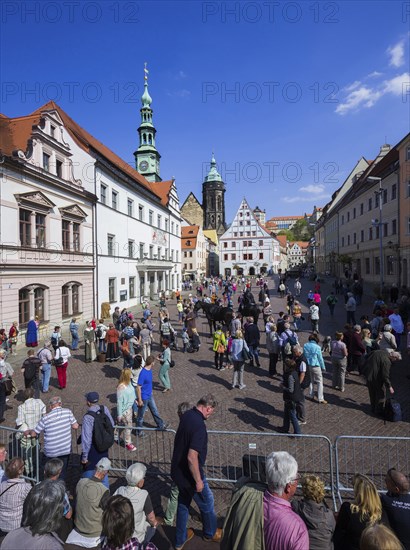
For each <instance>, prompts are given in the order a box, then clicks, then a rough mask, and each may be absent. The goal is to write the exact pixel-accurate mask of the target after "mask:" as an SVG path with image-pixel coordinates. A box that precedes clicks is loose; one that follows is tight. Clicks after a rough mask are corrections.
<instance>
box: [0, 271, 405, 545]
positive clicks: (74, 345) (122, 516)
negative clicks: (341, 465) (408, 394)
mask: <svg viewBox="0 0 410 550" xmlns="http://www.w3.org/2000/svg"><path fill="white" fill-rule="evenodd" d="M355 283H357V281H356V282H353V283H348V284H347V283H346V284H345V283H342V287H341V289H340V285H339V282H338V281H336V282H335V284H334V291H333V290H332V291H331V292H330V293H329V294H328V295H327V296H326V298H324V299H323V302H325V303H326V305H327V306H328V308H329V313H330V315H331V316H332V317H333V315H334V312H335V309H336V308H338V307H340V306H338V305H337V304H338V303H339V301H338V296H340V293H342V294H344V298H345V299H344V310H345V313H346V324H344V326H343V327H340V330H338V331H337V332H336V333H335V334H334V335H333V336H330V335H329V336H325V337H324V338H323V339H322V341H320V336H319V322H320V317H321V313H322V308H323V304H322V295H321V284H320V281H315V282H314V283H313V284H312V286H313V290H311V291H309V292H308V293H307V304H308V308H307V311H306V312H304V311H303V308H302V303H301V300H302V298H301V297H302V291H303V289H302V281H301V280H300V279H296V281H295V282H294V285H293V290H292V291H291V290H290V288H289V284H290V283H289V280H287V279H286V278H285V277H283V278H280V280H279V283H278V288H277V290H278V294H279V296H280V297H282V298H283V300H284V307H283V310H284V311H280V312H279V313H278V315H275V314H274V312H273V310H272V306H271V301H270V292H271V291H270V290H269V288H268V284H267V280H266V279H264V278H260V279H258V280H257V293H258V296H257V298H258V300H259V303H260V305H261V312H262V315H263V324H262V325H263V328H262V325H261V323H259V324H258V319H257V317H253V316H250V315H242V313H241V312H240V311H239V312H235V311H233V309H232V311H230V315H229V316H228V317H226V318H225V319H224V321H221V322H218V323H217V325H216V328H215V331H214V332H213V335H212V354H213V358H212V363H213V365H214V367H215V369H216V370H217V371H219V372H221V371H223V370H231V373H232V379H231V388H232V390H236V389H239V390H244V389H245V388H246V387H247V386H246V383H245V382H246V380H245V366H246V365H248V369H246V370H247V371H248V370H249V373H250V374H251V373H252V372H253V370H254V369H255V368H256V369H263V368H265V367H266V370H267V373H268V375H269V377H270V378H271V382H272V384H275V385H278V386H279V387H280V388H281V390H282V392H283V402H284V413H283V425H282V426H280V427H278V428H277V431H280V432H282V433H289V430H290V426H291V425H292V427H293V431H294V433H295V434H300V433H301V432H302V426H303V425H305V424H306V423H307V422H308V421H309V420H308V418H307V414H306V407H305V390H307V395H306V398H308V399H311V400H312V401H316V402H317V403H318V404H319V405H323V406H325V405H327V404H328V402H327V400H326V399H325V395H324V384H323V375H324V372H325V370H326V368H327V367H328V366H331V368H332V386H333V388H335V389H336V390H338V391H340V392H345V390H346V389H347V388H346V378H347V377H350V376H353V375H355V374H356V375H361V376H363V379H364V381H365V383H366V385H367V387H368V391H369V399H370V405H371V410H372V413H373V414H375V415H379V416H380V415H382V414H383V408H384V404H385V402H386V398H387V397H389V395H393V394H394V389H393V387H392V384H391V380H390V368H391V364H392V363H393V362H394V361H396V360H399V359H400V358H401V355H400V353H401V352H402V353H409V351H410V322H409V310H410V302H409V300H408V297H406V296H403V297H400V296H399V295H398V296H397V298H396V300H395V302H394V303H393V307H391V306H389V305H388V304H385V303H384V302H383V301H382V300H381V299H379V298H378V299H377V300H376V302H375V304H374V309H373V311H372V312H368V313H367V314H364V315H362V316H361V317H360V319H356V315H357V308H358V307H359V306H360V304H361V295H360V298H359V299H357V296H358V295H359V294H360V292H359V294H358V285H357V284H355ZM196 290H197V293H196V296H193V295H191V294H189V296H188V297H186V298H184V299H183V298H182V296H181V293H180V292H178V293H177V296H176V297H177V318H175V320H173V319H172V316H171V313H170V311H168V309H167V304H166V296H165V295H164V296H161V300H160V304H159V308H158V319H155V321H157V322H154V320H153V317H154V314H153V311H152V309H151V307H150V304H149V303H147V302H146V303H145V304H144V308H143V312H142V318H141V319H136V318H135V317H134V316H133V314H132V313H131V312H129V311H127V310H126V309H125V308H124V309H123V310H122V311H120V309H119V308H116V309H115V311H114V313H113V315H112V320H110V321H109V322H107V321H106V320H104V319H99V320H94V319H92V320H90V321H88V322H87V323H86V324H85V327H84V332H83V335H82V337H83V341H84V362H86V363H89V362H92V361H95V360H97V359H98V360H101V361H104V362H114V361H118V360H119V359H122V361H123V364H122V369H121V370H120V375H119V380H118V382H117V387H116V412H117V415H116V416H114V417H113V416H112V415H111V412H110V410H109V409H108V408H107V407H106V406H103V405H101V404H100V395H99V393H98V392H97V391H90V392H88V393H87V394H86V396H85V400H86V405H87V412H86V414H85V415H84V417H83V419H82V422H81V436H80V438H79V443H81V449H82V451H81V452H82V454H81V464H82V477H81V479H80V481H79V482H78V484H77V486H76V489H75V495H74V499H73V497H72V496H71V495H69V494H68V492H67V490H66V487H65V485H64V482H65V479H66V476H67V466H68V460H69V456H70V454H71V452H72V448H71V442H72V431H73V430H75V431H76V430H78V429H79V427H80V424H79V423H78V421H77V419H76V418H75V417H74V414H73V412H72V411H71V410H70V409H69V408H66V407H63V400H62V398H61V397H59V396H53V397H52V398H51V399H49V400H48V407H46V405H45V403H44V402H43V400H42V399H41V395H42V394H46V393H48V392H49V391H50V389H49V386H50V375H51V371H52V367H53V366H54V367H55V369H56V373H57V379H58V386H59V389H60V390H64V389H65V388H66V387H67V381H68V380H69V377H68V376H67V373H68V372H69V371H68V365H69V360H70V358H71V354H72V352H73V351H77V350H78V349H79V342H80V340H81V337H80V326H79V323H78V322H77V319H75V318H74V319H72V321H71V323H70V325H69V333H70V337H71V343H70V342H68V341H67V339H64V338H63V337H62V334H61V327H60V326H55V327H54V329H53V331H52V332H51V335H50V338H49V339H48V340H46V341H45V342H44V345H43V346H42V347H41V348H40V349H39V350H38V351H36V350H35V349H34V348H35V347H37V346H38V342H39V337H38V323H37V322H36V320H35V319H32V320H31V321H30V323H33V324H31V325H30V323H29V325H30V327H28V328H27V334H26V346H27V348H28V351H27V358H26V359H25V360H24V362H23V363H22V365H21V372H22V375H23V379H24V386H25V389H24V401H23V403H22V404H21V405H19V407H18V414H17V418H16V427H17V428H18V429H19V430H20V440H19V449H20V452H19V456H16V457H11V459H10V460H7V449H6V447H5V446H1V445H0V481H1V485H0V530H1V531H0V536H5V539H4V541H3V546H2V548H3V547H4V548H5V549H7V548H16V547H22V548H23V547H25V545H26V544H28V541H29V540H30V541H31V544H30V547H31V548H53V549H54V548H62V547H63V541H66V542H67V544H75V545H77V546H82V547H87V548H91V547H95V546H97V545H99V544H100V545H101V547H102V548H107V549H108V548H124V549H125V548H127V549H128V548H130V549H131V548H147V549H150V548H155V545H153V544H152V542H150V541H151V539H152V538H153V536H154V534H155V530H156V529H157V528H158V526H159V525H160V524H166V525H171V524H172V523H173V521H174V520H175V518H176V541H175V547H176V548H177V549H178V550H180V549H182V548H183V547H184V545H185V544H186V542H187V541H189V540H191V538H193V536H194V532H193V530H191V529H187V521H188V514H189V512H188V510H189V506H190V503H191V501H192V500H194V501H195V502H196V503H197V505H198V507H199V509H200V511H201V515H202V521H203V534H204V539H205V540H209V541H214V542H221V548H225V549H226V550H228V549H230V548H238V549H240V548H243V549H244V550H245V549H247V548H251V547H252V548H266V549H268V548H269V549H273V548H280V549H281V548H284V549H285V548H289V549H291V548H292V549H293V548H294V549H303V550H305V549H307V548H312V549H315V548H317V549H322V548H333V547H334V548H335V549H336V550H337V549H342V548H363V549H373V548H382V547H381V546H376V544H379V543H380V541H381V540H384V539H385V540H386V541H391V542H390V543H386V544H391V546H388V545H387V546H384V547H383V548H386V550H387V548H392V549H393V550H395V549H396V548H397V549H399V548H402V547H404V548H410V536H409V529H410V528H409V527H408V525H410V522H409V521H408V520H409V519H410V518H409V515H410V497H409V495H408V493H409V483H408V480H407V478H406V476H405V475H404V474H403V473H401V472H398V471H396V470H394V468H393V469H390V470H389V471H388V472H387V475H386V486H387V490H388V493H387V495H385V496H384V495H383V496H382V497H379V495H378V493H377V490H376V488H375V486H374V484H373V482H372V481H371V480H370V479H369V478H367V477H366V476H363V475H357V476H355V479H354V500H353V503H344V504H343V505H342V507H341V509H340V512H339V514H337V517H336V518H335V516H334V514H333V512H331V511H330V510H329V509H328V508H327V506H326V504H325V501H324V496H325V491H324V484H323V481H322V480H321V479H319V478H318V477H317V476H313V475H306V476H304V477H303V478H302V477H300V476H299V474H298V471H297V463H296V460H295V459H294V458H293V457H291V456H290V455H288V454H287V453H280V452H277V453H272V454H271V455H269V457H267V461H266V472H267V480H266V481H267V487H265V486H263V487H262V488H261V486H258V485H257V484H255V483H253V482H251V483H249V482H248V483H241V484H239V485H238V487H237V488H236V489H235V491H234V494H233V497H232V502H231V506H230V509H229V511H228V514H227V516H226V519H225V525H224V529H223V530H221V529H218V528H217V519H216V514H215V511H214V499H213V494H212V491H211V489H210V488H209V485H208V483H207V481H206V477H205V474H204V466H205V461H206V452H207V435H206V426H205V421H206V420H207V419H208V418H209V417H210V416H211V414H212V413H213V412H214V410H215V408H216V406H217V403H216V400H215V398H214V397H213V396H212V395H210V394H208V395H206V396H204V397H203V398H201V399H200V400H199V401H198V403H197V404H196V406H195V407H192V406H191V405H190V404H189V403H181V404H180V406H179V407H178V415H179V418H180V423H179V426H178V430H177V433H176V437H175V446H174V455H173V459H172V468H171V475H172V480H173V485H172V487H171V495H170V500H169V505H168V508H167V511H166V513H165V517H164V518H159V517H156V516H155V514H154V511H153V506H152V502H151V499H150V497H149V494H148V492H147V491H146V490H145V489H143V485H144V477H145V474H146V467H145V466H144V465H143V464H140V463H135V464H133V465H132V466H131V467H130V468H129V469H128V471H127V474H126V480H125V481H126V484H125V485H124V486H122V487H120V488H119V489H118V490H117V491H116V493H115V494H114V495H113V496H110V491H109V482H108V474H109V472H110V469H111V467H112V466H111V462H110V459H109V453H110V449H111V447H112V446H113V445H115V444H122V445H124V447H125V449H126V450H127V451H128V452H130V453H132V452H135V451H136V450H137V446H138V440H139V438H143V437H144V436H145V434H146V432H144V431H143V430H142V428H143V425H144V416H145V413H146V411H147V409H149V410H150V413H151V415H152V418H153V420H154V422H155V424H156V428H157V429H158V430H166V429H167V428H168V427H169V423H168V422H166V421H165V420H164V419H163V418H162V417H161V415H160V413H159V411H158V407H157V405H156V403H155V399H154V394H153V385H154V376H158V379H159V382H160V384H161V388H162V392H163V393H164V394H167V393H168V392H170V391H172V379H171V376H170V374H171V373H172V371H171V369H172V368H173V366H174V364H175V361H174V359H173V352H174V351H180V352H182V353H186V352H188V353H189V352H195V351H197V350H198V349H199V347H200V346H201V341H200V338H199V334H198V329H197V315H198V313H197V311H196V308H195V304H196V303H197V302H198V301H200V302H202V303H205V304H213V305H217V306H220V307H226V306H227V309H229V308H230V307H231V306H233V302H234V300H235V299H236V298H237V299H238V305H239V306H242V305H243V304H245V303H249V302H250V303H251V304H255V300H254V298H253V295H252V292H251V291H252V282H251V281H250V280H246V279H244V280H238V281H236V280H231V279H227V280H225V281H224V280H222V279H220V280H219V279H218V280H217V279H212V280H211V281H209V282H207V284H203V285H202V284H201V285H199V286H198V287H197V289H196ZM345 290H346V292H344V291H345ZM359 290H360V289H359ZM239 309H240V310H241V307H240V308H239ZM304 315H306V317H307V319H306V318H305V317H304ZM305 321H308V323H309V325H308V323H305ZM157 325H158V328H157ZM308 326H309V328H310V329H311V330H310V331H308V335H307V341H306V342H305V343H304V344H302V342H301V341H300V334H301V331H302V330H303V328H305V329H306V328H307V327H308ZM13 327H14V330H13V331H12V328H13ZM322 328H323V327H322ZM178 331H180V335H179V334H178ZM9 334H12V336H11V337H10V335H9V337H8V340H10V339H11V338H12V339H13V342H10V345H9V346H8V347H6V346H3V348H2V349H0V377H1V378H0V421H2V420H4V412H5V407H6V399H7V395H10V393H12V392H13V391H15V384H14V381H13V375H14V369H13V368H12V367H11V365H10V363H9V362H8V361H7V357H8V356H9V355H10V354H13V353H15V349H16V348H15V346H16V345H17V335H18V325H17V323H13V326H12V327H11V328H10V333H9ZM14 338H16V341H14ZM179 340H181V342H180V341H179ZM181 343H182V345H181ZM13 345H14V348H13ZM156 348H157V349H158V353H157V354H155V353H154V351H153V350H154V349H156ZM261 348H262V349H263V351H265V350H266V352H267V356H268V364H266V365H264V364H263V360H262V359H261V356H262V357H263V356H264V354H262V353H261ZM327 354H329V358H327V357H326V355H327ZM176 357H178V356H176ZM325 359H326V361H325ZM157 363H158V365H159V368H157ZM280 364H282V369H281V370H282V372H281V373H279V365H280ZM157 371H158V372H157ZM248 375H249V374H248ZM7 381H9V382H10V384H6V382H7ZM13 386H14V388H13ZM9 387H11V390H9V389H8V388H9ZM6 394H7V395H6ZM134 422H135V425H136V427H137V430H136V431H133V430H132V428H133V425H134ZM41 434H42V437H43V440H44V444H43V449H42V450H43V460H42V462H41V464H37V463H36V456H37V455H36V453H35V452H34V448H35V446H36V445H37V440H38V438H39V436H40V435H41ZM133 438H135V439H134V440H133ZM38 471H39V472H41V477H42V479H43V481H41V483H40V484H38V485H36V486H34V487H31V485H30V484H29V483H27V482H26V481H25V480H24V477H23V475H25V476H27V477H29V478H35V477H36V475H37V474H36V472H38ZM298 484H301V487H302V493H303V498H302V500H299V501H295V500H294V501H293V503H292V505H291V504H290V502H291V500H292V499H293V496H294V493H295V491H296V487H297V485H298ZM90 495H92V498H91V497H90ZM255 495H258V496H257V498H255ZM39 499H42V500H43V501H44V503H45V504H44V510H43V511H42V513H41V514H40V513H39V511H38V510H37V509H36V506H37V503H38V502H39ZM74 502H75V506H73V504H74ZM252 506H254V507H255V510H252ZM73 508H74V509H75V510H74V512H73ZM64 521H66V522H71V523H69V525H70V526H71V527H72V528H71V529H70V530H69V532H67V525H65V526H64ZM62 524H63V526H62ZM394 533H395V534H394ZM30 537H31V538H30ZM246 541H248V542H246ZM250 541H252V545H248V543H249V544H251V543H250ZM372 541H373V542H372ZM374 541H376V542H374ZM13 545H14V546H13ZM16 545H20V546H16ZM372 545H373V546H372ZM395 545H396V546H395Z"/></svg>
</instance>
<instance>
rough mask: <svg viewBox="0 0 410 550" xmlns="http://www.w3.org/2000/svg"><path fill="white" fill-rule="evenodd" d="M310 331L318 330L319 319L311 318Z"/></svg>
mask: <svg viewBox="0 0 410 550" xmlns="http://www.w3.org/2000/svg"><path fill="white" fill-rule="evenodd" d="M310 322H311V325H312V332H319V319H311V320H310Z"/></svg>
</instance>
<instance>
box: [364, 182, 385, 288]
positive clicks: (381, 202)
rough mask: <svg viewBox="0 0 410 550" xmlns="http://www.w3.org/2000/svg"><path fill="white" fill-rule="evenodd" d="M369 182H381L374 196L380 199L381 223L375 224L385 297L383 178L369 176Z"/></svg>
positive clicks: (381, 284) (381, 282) (381, 285)
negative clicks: (377, 230) (377, 232)
mask: <svg viewBox="0 0 410 550" xmlns="http://www.w3.org/2000/svg"><path fill="white" fill-rule="evenodd" d="M367 181H372V182H379V189H378V191H375V192H374V194H375V196H376V197H379V221H378V222H376V221H375V223H374V224H373V225H375V226H376V227H377V226H378V227H379V246H380V296H381V297H383V288H384V259H383V233H382V230H383V191H384V189H383V188H382V178H378V177H376V176H369V177H368V178H367Z"/></svg>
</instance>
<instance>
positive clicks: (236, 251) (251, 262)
mask: <svg viewBox="0 0 410 550" xmlns="http://www.w3.org/2000/svg"><path fill="white" fill-rule="evenodd" d="M219 261H220V266H221V268H220V270H221V274H222V275H223V276H225V277H229V276H231V275H234V276H238V275H257V274H259V273H268V272H274V273H277V270H278V268H279V265H280V250H279V241H277V239H276V238H275V237H272V236H271V234H270V233H268V231H266V230H265V229H264V228H263V227H262V226H261V225H260V224H259V222H258V220H257V219H256V217H255V215H254V213H253V211H252V209H251V208H250V207H249V204H248V202H247V200H246V199H243V200H242V202H241V204H240V206H239V209H238V211H237V213H236V215H235V217H234V219H233V221H232V224H231V225H230V227H229V228H228V229H227V230H226V231H225V233H223V235H221V237H220V238H219Z"/></svg>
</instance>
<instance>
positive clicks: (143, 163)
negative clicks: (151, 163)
mask: <svg viewBox="0 0 410 550" xmlns="http://www.w3.org/2000/svg"><path fill="white" fill-rule="evenodd" d="M138 167H139V169H140V170H141V171H142V172H145V170H148V162H147V161H146V160H142V161H141V162H140V163H139V165H138Z"/></svg>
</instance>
